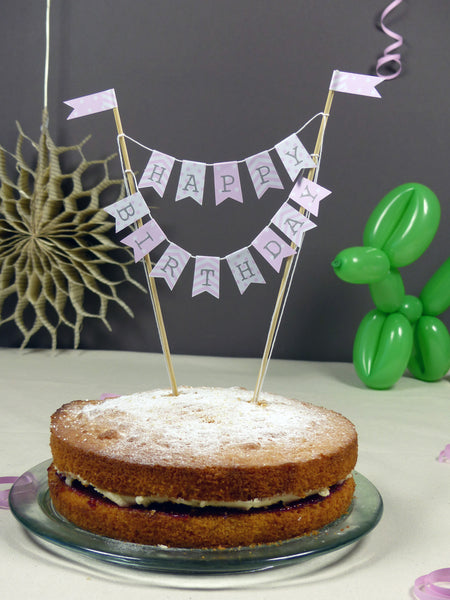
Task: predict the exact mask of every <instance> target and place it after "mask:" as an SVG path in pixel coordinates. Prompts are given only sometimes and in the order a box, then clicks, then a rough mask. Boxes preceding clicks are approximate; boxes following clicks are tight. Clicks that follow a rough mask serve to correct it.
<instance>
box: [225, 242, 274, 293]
mask: <svg viewBox="0 0 450 600" xmlns="http://www.w3.org/2000/svg"><path fill="white" fill-rule="evenodd" d="M226 260H227V263H228V266H229V267H230V271H231V273H232V274H233V277H234V279H235V281H236V284H237V286H238V288H239V291H240V292H241V294H243V293H244V292H245V290H246V289H247V288H248V286H249V285H250V284H252V283H266V282H265V281H264V277H263V276H262V275H261V272H260V270H259V269H258V267H257V265H256V262H255V260H254V258H253V257H252V255H251V254H250V252H249V250H248V249H247V248H243V249H242V250H237V251H236V252H233V254H229V255H228V256H227V257H226Z"/></svg>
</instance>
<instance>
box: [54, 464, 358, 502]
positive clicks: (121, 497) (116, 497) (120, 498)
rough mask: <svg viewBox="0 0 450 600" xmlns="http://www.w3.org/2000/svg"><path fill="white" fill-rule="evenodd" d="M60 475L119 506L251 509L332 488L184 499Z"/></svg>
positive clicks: (326, 494)
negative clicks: (119, 490)
mask: <svg viewBox="0 0 450 600" xmlns="http://www.w3.org/2000/svg"><path fill="white" fill-rule="evenodd" d="M56 470H57V472H58V473H59V475H61V476H62V477H64V479H65V482H66V485H68V486H72V484H73V482H74V481H78V482H79V483H81V485H83V486H85V487H88V486H90V487H92V488H93V489H94V490H95V491H96V492H98V493H99V494H101V495H102V496H103V497H105V498H107V499H108V500H111V502H114V504H117V506H122V507H129V506H135V505H139V506H144V507H147V506H149V505H150V504H154V503H157V504H162V503H164V502H172V503H173V504H183V505H185V506H193V507H197V508H205V507H207V506H213V507H219V508H237V509H239V510H250V509H251V508H263V507H266V506H272V505H273V504H278V503H279V502H282V503H283V504H289V503H290V502H295V501H297V500H302V499H304V498H308V497H309V496H314V495H316V494H318V495H319V496H322V497H324V498H325V497H326V496H329V495H330V488H327V487H324V488H319V489H317V490H310V491H308V492H307V493H306V494H305V495H304V496H302V497H300V496H295V495H293V494H281V495H278V496H271V497H269V498H254V499H252V500H229V501H222V500H184V498H171V497H169V496H127V495H125V494H116V493H115V492H110V491H109V490H103V489H100V488H97V487H96V486H95V485H92V484H91V483H89V481H86V480H85V479H83V478H82V477H80V476H79V475H75V474H74V473H68V472H64V471H59V470H58V469H56ZM351 476H352V474H351V473H350V474H349V475H347V477H346V478H345V479H348V478H349V477H351ZM345 479H343V480H342V481H339V482H338V483H343V482H344V481H345Z"/></svg>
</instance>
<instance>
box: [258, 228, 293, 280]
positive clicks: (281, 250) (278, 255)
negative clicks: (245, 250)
mask: <svg viewBox="0 0 450 600" xmlns="http://www.w3.org/2000/svg"><path fill="white" fill-rule="evenodd" d="M252 246H253V247H254V248H256V250H258V252H259V253H260V254H261V256H263V257H264V258H265V259H266V260H267V262H268V263H269V265H270V266H271V267H273V268H274V269H275V271H277V272H278V273H279V272H280V269H281V265H282V264H283V259H284V258H286V257H287V256H292V255H293V254H295V250H294V249H293V248H292V247H291V246H290V245H289V244H287V243H286V242H285V241H284V240H282V239H281V238H280V236H279V235H277V234H276V233H275V231H273V230H272V229H270V227H266V228H265V229H263V230H262V231H261V233H260V234H259V235H258V236H257V237H256V238H255V240H254V241H253V243H252Z"/></svg>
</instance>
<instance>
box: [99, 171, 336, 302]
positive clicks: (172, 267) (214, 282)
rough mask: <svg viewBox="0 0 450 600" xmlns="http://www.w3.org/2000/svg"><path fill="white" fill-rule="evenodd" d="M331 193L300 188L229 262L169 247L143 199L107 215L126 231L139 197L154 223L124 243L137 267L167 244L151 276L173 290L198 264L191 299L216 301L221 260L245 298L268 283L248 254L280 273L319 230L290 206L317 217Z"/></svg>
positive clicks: (302, 184)
mask: <svg viewBox="0 0 450 600" xmlns="http://www.w3.org/2000/svg"><path fill="white" fill-rule="evenodd" d="M330 193H331V192H330V191H329V190H327V189H326V188H323V187H321V186H319V185H318V184H316V183H315V182H312V181H309V180H308V179H305V180H301V181H299V182H297V183H296V184H295V185H294V188H293V189H292V191H291V193H290V196H289V197H288V199H287V200H286V201H285V202H284V203H283V204H282V206H281V207H280V208H279V210H278V211H277V212H276V213H275V215H274V216H273V217H272V219H271V221H270V223H269V224H268V225H266V226H264V227H263V229H262V230H261V232H260V233H259V234H258V235H257V236H256V237H255V239H254V240H253V241H252V242H251V243H250V244H249V245H248V246H246V247H245V248H240V249H239V250H236V251H235V252H232V253H231V254H228V255H227V256H225V257H220V256H203V255H201V256H193V255H192V254H191V253H190V252H188V251H187V250H185V249H183V248H181V247H180V246H178V245H177V244H174V243H173V242H171V241H170V240H169V239H168V238H167V236H166V235H165V233H164V231H163V230H162V229H161V227H160V226H159V225H158V223H157V222H156V220H155V219H154V218H153V216H152V215H151V214H150V211H149V210H148V208H147V210H146V211H145V209H144V208H143V207H141V201H140V199H139V193H137V194H133V196H128V197H127V198H124V204H123V206H122V205H121V204H120V203H121V202H122V201H118V202H115V203H114V204H112V205H111V206H109V207H108V208H107V209H105V210H106V211H107V212H108V213H109V214H112V215H113V216H114V217H115V219H116V227H120V228H122V225H123V223H124V221H125V220H127V217H128V215H131V213H132V210H131V208H130V205H132V203H131V200H130V199H131V198H133V197H134V196H137V197H138V199H137V206H139V207H140V212H142V213H144V212H146V215H148V216H149V218H150V220H149V221H147V222H146V223H145V224H143V225H141V226H140V227H138V228H137V229H135V230H134V231H133V232H132V233H130V234H129V235H127V236H126V237H124V238H123V239H122V240H121V241H122V243H124V244H126V245H128V246H130V248H132V250H133V253H134V260H135V262H138V261H139V260H142V259H143V258H144V256H146V254H149V253H150V252H151V251H152V250H153V249H154V248H156V247H157V246H159V245H160V244H161V243H163V242H166V243H167V245H168V247H167V248H166V250H165V251H164V253H163V255H162V256H161V258H160V259H159V260H158V262H157V263H156V265H155V266H154V268H153V270H152V271H151V275H150V276H151V277H161V278H163V279H165V280H166V282H167V284H168V286H169V288H170V289H171V290H172V289H173V288H174V286H175V284H176V283H177V281H178V279H179V277H180V275H181V273H182V272H183V270H184V268H185V267H186V265H187V264H188V262H189V261H190V259H194V261H195V267H194V275H193V283H192V296H193V297H194V296H198V295H199V294H202V293H208V294H211V295H212V296H214V297H215V298H219V297H220V283H221V277H220V263H221V261H222V260H223V261H226V262H227V264H228V267H229V269H230V271H231V273H232V275H233V277H234V279H235V281H236V284H237V286H238V289H239V291H240V293H241V294H243V293H244V292H245V291H246V290H247V288H248V287H249V285H251V284H252V283H262V284H263V283H265V280H264V277H263V275H262V274H261V272H260V270H259V268H258V266H257V263H256V261H255V259H254V258H253V256H252V254H251V252H250V248H254V249H255V250H256V251H257V252H258V253H259V255H260V256H261V257H262V258H264V260H265V261H266V262H267V263H268V264H269V265H270V266H271V267H272V268H273V269H274V270H275V271H277V272H278V273H279V272H280V270H281V267H282V265H283V261H284V260H285V259H287V258H288V257H290V256H293V255H294V254H296V252H298V250H299V247H300V246H301V243H302V240H303V236H304V234H305V233H306V232H307V231H309V230H310V229H313V228H314V227H316V224H315V223H313V222H312V221H311V220H310V219H309V218H308V217H307V216H306V215H303V214H301V212H300V210H299V209H296V208H294V207H293V206H291V205H290V204H289V201H293V199H294V201H296V200H298V201H299V204H300V205H301V206H304V207H305V208H306V207H309V208H312V209H313V211H315V212H318V209H317V204H318V198H325V197H326V196H328V195H329V194H330ZM132 206H133V205H132ZM316 209H317V210H316ZM131 220H132V217H131V216H130V218H129V219H128V222H127V224H128V225H131ZM274 227H275V228H276V229H278V230H279V233H277V232H276V231H275V230H274V229H273V228H274ZM281 235H283V237H281ZM289 242H290V243H289Z"/></svg>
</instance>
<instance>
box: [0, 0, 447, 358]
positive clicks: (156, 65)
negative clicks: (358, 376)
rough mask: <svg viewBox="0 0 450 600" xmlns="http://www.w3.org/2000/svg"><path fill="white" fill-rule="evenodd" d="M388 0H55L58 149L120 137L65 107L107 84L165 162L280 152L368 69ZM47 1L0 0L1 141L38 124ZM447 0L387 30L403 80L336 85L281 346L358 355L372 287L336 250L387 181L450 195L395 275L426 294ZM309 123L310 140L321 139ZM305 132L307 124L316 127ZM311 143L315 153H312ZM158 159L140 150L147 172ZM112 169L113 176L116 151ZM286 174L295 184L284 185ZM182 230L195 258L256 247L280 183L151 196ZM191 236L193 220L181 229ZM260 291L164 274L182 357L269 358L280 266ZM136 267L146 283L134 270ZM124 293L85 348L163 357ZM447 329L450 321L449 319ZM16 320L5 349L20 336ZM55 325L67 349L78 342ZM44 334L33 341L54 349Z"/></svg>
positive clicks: (290, 351) (443, 238)
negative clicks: (336, 78)
mask: <svg viewBox="0 0 450 600" xmlns="http://www.w3.org/2000/svg"><path fill="white" fill-rule="evenodd" d="M387 3H388V2H387V0H379V1H368V0H363V1H357V0H341V1H340V2H336V1H335V0H321V1H320V2H317V1H315V2H313V1H312V0H309V1H307V0H278V1H275V0H184V1H181V0H179V1H178V0H128V1H125V0H115V1H114V2H112V1H106V0H94V1H93V0H76V1H75V0H65V1H59V2H58V1H55V0H54V1H53V7H52V19H51V54H50V58H51V60H50V84H49V110H50V132H51V135H52V137H53V139H54V140H55V142H56V143H58V144H60V145H66V144H74V143H78V142H79V141H81V140H82V139H83V138H84V137H85V136H86V135H88V134H92V139H91V141H90V142H89V143H88V145H87V146H86V147H85V150H86V154H87V157H88V158H89V159H95V158H104V157H106V156H107V155H109V154H111V153H112V152H114V151H115V149H116V140H115V128H114V121H113V117H112V114H111V113H110V112H105V113H102V114H98V115H96V116H93V117H85V118H83V119H78V120H73V121H67V120H66V116H67V114H68V113H69V112H70V111H69V109H68V108H67V107H66V106H64V105H63V101H64V100H67V99H71V98H74V97H78V96H82V95H85V94H90V93H93V92H96V91H100V90H103V89H108V88H111V87H114V88H115V90H116V93H117V97H118V101H119V106H120V112H121V115H122V120H123V125H124V129H125V131H126V133H127V134H128V135H130V136H131V137H133V138H136V139H138V140H139V141H141V142H143V143H144V144H146V145H148V146H150V147H152V148H157V149H159V150H160V151H162V152H166V153H168V154H170V155H172V156H176V157H179V158H186V159H191V160H199V161H204V162H209V163H210V162H220V161H227V160H234V159H240V158H244V157H247V156H251V155H252V154H255V153H257V152H259V151H262V150H264V149H267V148H270V147H272V146H273V145H274V144H275V143H277V142H278V141H280V140H282V139H284V138H285V137H287V136H288V135H289V134H290V133H292V132H293V131H295V130H296V129H298V128H299V127H300V126H301V125H302V123H304V122H305V121H306V120H307V119H308V118H309V117H311V116H312V115H314V114H315V113H317V112H319V111H321V110H322V109H323V105H324V101H325V98H326V94H327V88H328V84H329V81H330V77H331V73H332V71H333V69H340V70H343V71H354V72H359V73H370V74H373V69H374V65H375V62H376V58H377V57H378V56H379V55H380V54H381V53H382V51H383V49H384V48H385V47H386V46H387V45H388V44H389V43H391V41H392V40H390V38H388V37H386V36H385V35H384V34H383V33H382V32H381V31H380V30H379V29H377V27H376V19H377V17H378V16H379V14H380V12H381V10H382V9H383V8H384V7H385V6H386V4H387ZM44 17H45V2H44V1H43V0H34V1H33V2H30V1H29V0H3V1H2V19H1V21H0V56H1V59H0V75H1V79H0V81H1V87H0V106H1V112H0V131H1V138H0V144H1V145H2V146H3V147H5V148H7V149H9V150H14V146H15V141H16V137H17V130H16V126H15V121H16V120H17V121H19V122H20V124H21V125H22V127H23V128H24V130H25V132H26V133H27V134H28V135H30V136H31V137H32V138H34V139H37V138H38V136H39V127H40V118H41V109H42V94H43V65H44V47H45V44H44V42H45V37H44ZM449 17H450V3H449V2H448V0H429V1H428V2H404V3H403V4H402V5H401V7H400V8H398V9H397V10H396V11H395V13H394V14H393V16H392V17H391V18H390V19H389V26H390V27H392V28H393V29H394V30H396V31H398V32H399V33H401V34H402V35H403V36H404V37H405V45H404V46H403V48H402V56H403V65H404V68H403V72H402V75H401V77H399V78H398V79H394V80H392V81H390V82H389V81H388V82H385V83H383V84H382V85H380V86H379V91H380V92H381V94H382V96H383V99H382V100H375V99H370V98H363V97H357V96H351V95H347V94H339V95H337V96H336V97H335V100H334V103H333V107H332V114H331V117H330V121H329V125H328V129H327V134H326V140H325V149H324V157H323V160H322V165H321V171H320V178H319V182H320V183H321V185H323V186H325V187H328V188H329V189H331V190H332V192H333V194H332V196H330V197H329V198H328V199H326V200H324V201H323V203H322V208H321V212H320V214H319V218H318V219H316V222H317V223H318V227H317V228H316V229H315V230H314V231H312V232H310V233H309V234H307V236H306V238H305V244H304V247H303V250H302V253H301V258H300V262H299V266H298V270H297V273H296V277H295V280H294V283H293V286H292V290H291V293H290V296H289V301H288V303H287V307H286V312H285V316H284V319H283V322H282V326H281V329H280V333H279V338H278V341H277V345H276V347H275V351H274V356H277V357H282V358H292V359H307V360H333V361H344V360H351V351H352V343H353V337H354V334H355V331H356V328H357V326H358V323H359V321H360V320H361V318H362V317H363V315H364V314H365V313H366V312H367V311H368V310H370V309H371V308H372V301H371V298H370V296H369V291H368V288H367V286H356V285H350V284H346V283H343V282H341V281H340V280H338V279H337V278H336V276H335V275H334V273H333V271H332V269H331V267H330V262H331V261H332V260H333V258H334V256H335V255H336V254H337V253H338V252H339V251H340V250H341V249H343V248H345V247H347V246H353V245H360V244H361V243H362V231H363V228H364V225H365V222H366V220H367V218H368V216H369V214H370V213H371V211H372V210H373V208H374V207H375V205H376V204H377V203H378V202H379V200H380V199H381V198H382V197H383V196H384V194H385V193H386V192H388V191H389V190H390V189H392V188H394V187H396V186H397V185H399V184H401V183H404V182H407V181H419V182H421V183H423V184H425V185H428V186H430V187H431V188H432V189H433V190H434V191H435V193H436V194H437V195H438V197H439V199H440V201H441V206H442V220H441V225H440V228H439V231H438V234H437V236H436V237H435V239H434V241H433V243H432V245H431V246H430V248H429V249H428V250H427V251H426V253H425V254H424V255H423V256H422V258H420V259H419V260H418V261H417V262H415V263H413V264H412V265H411V266H409V267H406V268H404V269H402V274H403V276H404V280H405V284H406V288H407V292H408V293H410V294H418V293H419V292H420V290H421V288H422V286H423V285H424V283H425V282H426V280H427V278H428V277H429V276H430V275H431V273H432V272H433V271H434V270H435V269H436V268H437V267H438V266H439V265H440V264H441V263H442V262H443V260H444V259H445V258H446V257H447V256H448V253H449V243H448V221H449V202H448V196H449V182H448V133H449V118H448V98H449V92H450V86H449V78H448V66H449V56H450V41H449V37H450V36H449V35H448V34H449V23H450V18H449ZM314 128H315V126H313V129H312V133H311V132H308V133H307V134H306V143H307V144H308V145H309V147H311V146H312V145H313V140H314V137H315V134H316V130H315V129H314ZM308 131H309V130H308ZM311 150H312V147H311ZM147 159H148V155H147V154H145V153H142V152H139V151H137V150H136V151H135V150H133V151H132V160H133V167H134V168H135V169H136V170H138V171H142V169H143V167H144V166H145V163H146V160H147ZM114 168H115V173H114V174H115V175H117V176H119V175H120V165H119V162H118V161H116V163H115V167H114ZM288 185H289V182H287V186H288ZM145 196H146V199H147V200H148V202H149V204H150V205H152V206H157V207H158V208H157V209H156V210H157V211H158V212H157V213H155V214H157V215H158V221H159V222H160V224H161V225H163V226H165V228H166V232H167V234H168V236H169V237H170V239H171V240H172V241H175V242H177V243H179V244H180V245H182V246H183V247H186V248H188V249H189V250H190V251H191V252H193V253H198V254H215V253H217V254H220V255H225V254H227V253H229V252H231V251H234V250H235V249H237V248H240V247H242V246H244V245H246V244H247V243H248V242H249V240H251V239H253V237H254V236H255V234H256V233H257V232H258V231H259V230H260V229H261V228H262V226H263V225H265V224H266V223H267V222H268V220H269V219H270V216H271V215H272V214H273V213H274V212H275V209H276V208H278V207H279V206H280V204H281V200H282V198H281V200H280V192H268V193H267V194H266V195H265V196H264V197H263V198H262V199H261V200H260V201H258V200H257V199H256V197H255V195H254V194H252V193H251V189H250V191H249V193H248V201H246V202H244V205H241V204H238V203H236V202H233V201H230V200H228V201H226V202H224V203H223V204H222V205H220V206H219V207H215V206H214V202H213V199H212V197H211V195H209V198H207V199H206V200H205V205H204V206H203V207H199V206H198V205H197V204H195V203H194V202H193V201H189V200H186V201H184V202H180V203H177V204H176V205H175V203H174V201H173V199H171V198H164V199H163V200H161V199H160V198H159V197H158V196H157V195H155V194H154V193H152V192H149V193H147V192H146V193H145ZM188 224H189V225H190V226H191V228H192V229H191V230H190V231H188V230H187V225H188ZM258 264H259V265H260V267H261V270H262V271H263V274H264V276H265V277H266V280H267V285H265V286H259V285H253V286H251V287H250V288H249V289H248V291H247V292H246V293H245V294H244V295H243V296H241V295H240V294H239V292H238V290H237V287H236V285H235V283H234V281H233V280H232V279H231V276H230V275H229V274H227V273H226V272H225V271H226V269H224V274H223V284H222V288H221V292H222V296H221V299H220V301H218V300H216V299H215V298H213V297H211V296H208V297H206V295H205V294H202V295H201V296H198V297H196V298H194V299H192V298H191V284H192V268H187V269H186V271H185V273H184V274H183V276H182V278H181V279H180V281H179V283H178V284H177V286H176V287H175V289H174V291H173V292H169V291H168V288H167V286H166V284H165V283H164V282H162V281H161V282H159V283H158V288H159V290H160V299H161V304H162V307H163V312H164V317H165V322H166V327H167V332H168V336H169V341H170V345H171V349H172V351H173V352H174V353H191V354H215V355H238V356H259V355H260V354H261V352H262V349H263V347H264V342H265V336H266V333H267V329H268V325H269V321H270V316H271V313H272V308H273V304H274V301H275V297H276V294H277V290H278V286H279V281H280V277H279V276H277V275H276V274H275V272H272V271H271V269H270V267H269V266H266V267H264V265H261V261H259V263H258ZM133 273H134V275H135V277H136V278H138V279H139V280H140V281H142V282H143V281H144V277H143V271H142V267H141V266H140V265H137V266H136V267H135V269H133ZM122 297H123V298H124V299H125V300H126V301H127V302H128V303H129V304H130V306H131V307H132V308H133V310H134V312H135V319H134V320H132V319H130V318H129V317H128V316H127V315H125V314H124V313H123V311H122V310H121V309H119V308H118V307H111V310H110V312H109V314H108V317H109V320H110V323H111V325H112V332H108V331H107V330H106V329H105V328H104V326H103V325H102V324H101V323H100V322H97V321H94V320H90V321H86V322H85V325H84V329H83V332H82V336H81V347H82V348H109V349H125V350H139V351H141V350H144V351H159V343H158V338H157V334H156V328H155V323H154V319H153V315H152V312H151V307H150V303H149V300H148V298H147V297H146V296H145V295H144V294H142V293H140V292H136V291H135V289H134V288H133V287H131V286H125V287H124V288H123V289H122ZM447 323H448V315H447ZM20 342H21V337H20V335H19V333H18V332H17V331H16V330H15V328H14V327H13V326H10V325H6V326H3V327H0V345H2V346H18V345H20ZM71 343H72V341H71V335H70V332H67V331H66V332H65V331H64V330H61V342H60V346H61V347H70V346H71ZM48 344H49V340H48V338H47V336H46V335H45V334H44V333H42V335H40V334H39V335H37V336H36V337H35V338H34V340H33V343H32V345H33V346H43V347H45V346H48Z"/></svg>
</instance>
